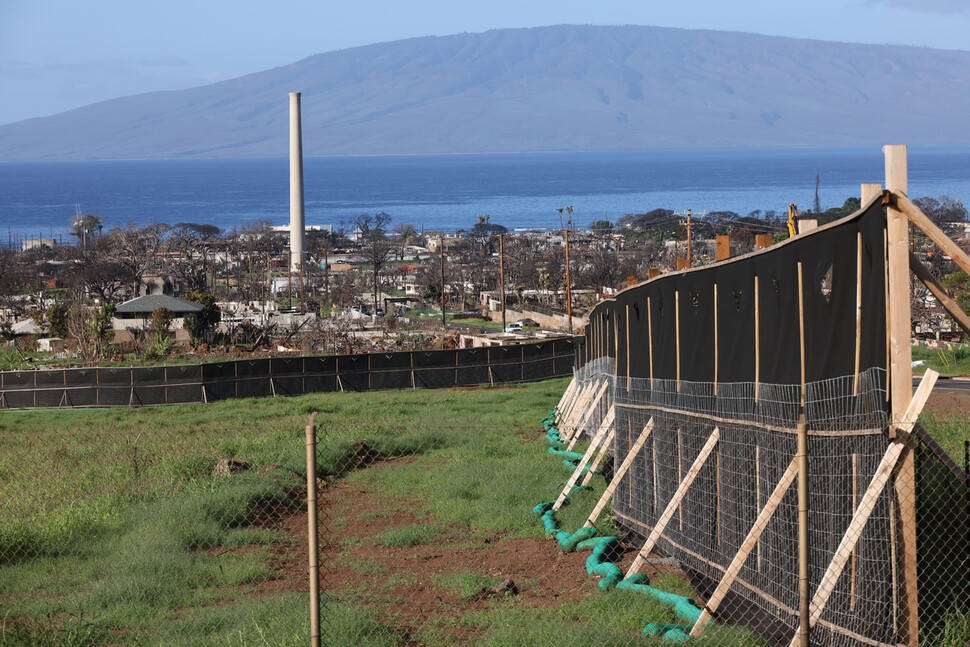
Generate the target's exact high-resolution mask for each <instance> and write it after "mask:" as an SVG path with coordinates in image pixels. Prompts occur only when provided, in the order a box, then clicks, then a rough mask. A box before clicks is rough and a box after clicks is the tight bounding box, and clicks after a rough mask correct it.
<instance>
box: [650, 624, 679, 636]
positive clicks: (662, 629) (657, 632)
mask: <svg viewBox="0 0 970 647" xmlns="http://www.w3.org/2000/svg"><path fill="white" fill-rule="evenodd" d="M683 628H684V625H675V624H672V623H669V622H651V623H650V624H648V625H647V626H646V627H644V628H643V635H644V636H656V637H660V636H663V635H664V634H666V633H667V632H668V631H674V630H676V629H683Z"/></svg>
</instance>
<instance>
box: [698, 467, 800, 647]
mask: <svg viewBox="0 0 970 647" xmlns="http://www.w3.org/2000/svg"><path fill="white" fill-rule="evenodd" d="M797 475H798V461H797V459H795V458H793V459H792V461H791V462H790V463H789V464H788V469H786V470H785V472H784V473H783V474H782V475H781V480H779V481H778V485H776V486H775V490H774V491H773V492H772V493H771V496H770V497H768V501H767V502H766V503H765V507H764V508H762V509H761V512H760V513H759V514H758V518H757V519H755V522H754V525H753V526H751V530H749V531H748V535H747V537H745V538H744V541H743V542H742V543H741V548H740V550H738V552H737V554H736V555H735V556H734V559H733V560H731V565H730V566H728V568H727V570H726V571H724V576H723V577H722V578H721V581H720V582H719V583H718V585H717V588H716V589H715V590H714V593H713V594H712V595H711V598H710V599H709V600H708V601H707V606H705V607H704V610H703V611H702V612H701V616H700V618H698V619H697V622H695V623H694V627H693V629H691V630H690V637H691V638H700V636H701V635H702V634H703V633H704V630H705V629H707V625H708V623H709V622H710V621H711V616H712V615H713V614H715V613H717V608H718V607H719V606H720V605H721V602H722V601H723V600H724V596H725V595H727V592H728V591H729V590H730V588H731V585H732V584H734V580H736V579H737V577H738V574H739V573H740V572H741V567H743V566H744V562H745V560H747V559H748V555H750V554H751V551H752V550H754V547H755V546H756V545H757V543H758V540H759V539H760V538H761V534H762V533H763V532H764V530H765V528H767V527H768V522H769V521H770V520H771V517H772V515H774V514H775V510H777V509H778V506H779V505H780V504H781V502H782V500H783V499H784V498H785V493H786V492H788V488H789V487H791V484H792V483H793V482H794V481H795V477H796V476H797Z"/></svg>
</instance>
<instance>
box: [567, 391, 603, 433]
mask: <svg viewBox="0 0 970 647" xmlns="http://www.w3.org/2000/svg"><path fill="white" fill-rule="evenodd" d="M595 388H596V383H595V382H590V383H589V384H587V385H586V386H581V387H579V389H578V391H577V392H576V397H575V398H573V400H572V402H570V403H569V407H568V409H567V410H566V415H565V416H563V417H562V418H560V420H559V422H560V424H559V431H560V435H561V437H562V438H563V439H566V438H568V437H569V436H570V435H571V433H572V426H571V425H574V424H575V420H576V416H577V415H580V414H581V412H582V411H583V410H584V407H585V403H586V402H587V401H588V400H589V398H590V397H591V394H592V393H593V389H595Z"/></svg>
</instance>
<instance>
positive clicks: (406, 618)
mask: <svg viewBox="0 0 970 647" xmlns="http://www.w3.org/2000/svg"><path fill="white" fill-rule="evenodd" d="M408 460H410V459H408V458H401V459H394V460H378V461H375V462H373V463H371V464H369V465H368V466H366V467H363V469H371V470H373V469H383V468H384V467H385V466H387V465H390V464H393V463H397V464H399V463H400V462H401V461H408ZM322 485H323V487H322V488H321V490H320V492H319V494H318V497H319V501H318V510H319V515H320V518H319V527H320V535H321V537H320V579H321V591H322V594H323V596H324V599H325V600H327V599H329V600H334V601H342V602H346V603H348V604H350V605H352V606H357V607H362V608H368V609H371V610H373V611H374V612H375V613H376V614H377V617H378V619H379V620H380V621H381V622H382V623H384V624H386V625H388V626H391V627H393V628H394V629H395V630H397V631H398V632H400V633H401V634H402V635H403V636H404V637H405V641H404V644H410V643H411V642H412V641H411V639H410V638H409V637H410V636H415V635H416V634H417V633H418V631H420V630H421V629H428V628H430V629H433V630H436V631H437V632H439V633H442V634H445V635H446V636H448V638H447V639H448V640H449V641H453V642H456V643H458V644H460V643H462V642H465V640H463V639H465V638H467V639H469V640H470V639H471V638H472V637H473V636H477V635H479V632H477V631H475V629H474V627H469V626H467V624H466V626H462V623H461V622H460V621H461V618H463V617H464V616H466V615H468V614H469V613H475V612H488V611H490V610H495V609H498V608H502V607H503V606H504V605H508V604H510V603H514V604H516V605H526V606H528V607H534V608H541V607H552V606H558V605H562V604H567V603H572V602H578V601H580V600H582V599H584V598H585V597H587V596H589V595H601V593H600V592H599V591H598V590H597V589H596V578H590V577H588V576H587V575H586V558H587V557H588V554H587V553H585V552H584V553H563V552H562V551H560V550H559V548H558V546H557V545H556V543H555V542H554V541H552V540H550V539H546V538H537V537H532V538H521V537H509V536H505V535H503V534H501V533H484V532H480V531H475V530H474V529H471V528H467V527H465V528H462V527H455V526H453V525H452V526H448V527H444V526H443V525H442V524H435V522H434V521H433V520H432V519H431V518H429V516H428V515H427V514H426V513H425V512H423V511H422V510H423V506H421V505H418V504H417V503H415V502H414V501H407V500H404V499H400V498H395V497H391V496H389V495H387V494H384V493H382V492H380V491H379V486H376V485H370V484H362V483H351V482H347V481H345V480H337V481H334V482H332V483H326V484H322ZM539 523H540V522H539V520H538V519H536V524H537V525H538V524H539ZM256 525H257V526H258V527H261V528H269V529H275V530H278V531H281V532H282V533H283V534H285V535H286V536H288V537H291V538H292V539H293V542H292V543H291V544H290V545H285V546H278V547H273V548H271V549H269V550H270V552H271V554H272V557H271V558H270V559H269V560H268V562H267V565H268V566H269V567H270V568H272V569H273V570H274V571H276V574H277V576H276V578H275V579H274V580H270V581H267V582H265V583H263V584H261V585H259V586H258V591H259V592H260V593H278V592H283V591H293V592H304V591H306V590H307V589H308V584H307V582H308V575H307V558H308V551H307V515H306V512H302V511H301V512H293V511H290V512H288V513H282V512H281V513H280V514H277V513H276V512H275V511H274V512H272V513H270V514H264V515H261V516H260V517H259V518H258V519H257V522H256ZM427 525H432V526H434V525H437V526H438V527H439V528H440V532H438V534H437V535H435V536H434V538H433V540H431V541H430V542H429V543H421V544H417V545H414V546H408V547H392V546H387V545H383V544H385V543H387V541H386V537H384V538H382V535H384V534H385V533H388V532H389V531H395V530H400V529H403V528H406V527H408V526H427ZM247 550H252V549H251V548H245V547H243V548H221V549H213V551H212V552H215V553H218V554H224V553H225V552H230V553H242V552H245V551H247ZM263 550H265V549H263ZM634 553H635V548H634V547H633V546H624V551H623V555H622V557H617V558H615V560H614V561H615V562H616V563H617V564H618V565H619V566H620V567H621V568H623V569H624V570H626V569H627V568H628V567H629V565H630V563H632V561H633V556H634ZM664 570H665V571H669V570H670V567H666V568H664ZM655 574H656V573H655V572H654V573H651V575H655ZM468 575H478V576H483V579H484V578H491V582H490V584H499V583H500V582H502V581H503V580H506V579H511V580H512V581H513V582H514V584H515V589H516V591H515V592H514V593H491V592H486V591H481V590H477V589H476V590H474V591H471V592H469V591H467V590H466V591H459V590H458V589H456V588H452V587H449V586H447V584H448V577H449V576H468ZM513 600H514V602H513Z"/></svg>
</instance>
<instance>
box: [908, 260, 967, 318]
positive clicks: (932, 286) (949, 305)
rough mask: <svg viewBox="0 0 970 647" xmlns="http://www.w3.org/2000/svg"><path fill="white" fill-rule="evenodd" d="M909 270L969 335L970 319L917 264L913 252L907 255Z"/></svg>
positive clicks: (925, 270) (922, 267) (919, 264)
mask: <svg viewBox="0 0 970 647" xmlns="http://www.w3.org/2000/svg"><path fill="white" fill-rule="evenodd" d="M909 269H910V270H912V272H913V274H915V275H916V278H918V279H919V280H920V281H922V282H923V285H925V286H926V287H927V288H929V290H930V292H932V293H933V296H935V297H936V300H937V301H939V302H940V305H941V306H943V307H944V308H945V309H946V311H947V312H949V313H950V316H951V317H953V318H954V319H956V321H957V323H958V324H960V327H961V328H963V331H964V332H965V333H967V334H968V335H970V317H968V316H967V314H966V313H965V312H964V311H963V310H961V309H960V306H959V304H957V302H956V301H954V300H953V299H952V298H950V295H949V294H947V293H946V290H945V289H944V288H943V286H942V285H940V284H939V283H938V282H937V280H936V278H935V277H934V276H933V275H932V274H930V271H929V270H928V269H926V267H925V266H924V265H923V264H922V263H920V262H919V259H918V258H916V254H914V253H913V252H910V253H909Z"/></svg>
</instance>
